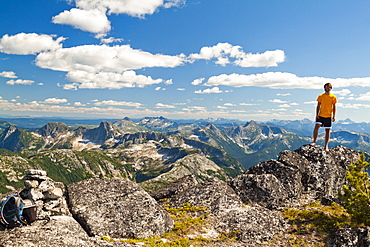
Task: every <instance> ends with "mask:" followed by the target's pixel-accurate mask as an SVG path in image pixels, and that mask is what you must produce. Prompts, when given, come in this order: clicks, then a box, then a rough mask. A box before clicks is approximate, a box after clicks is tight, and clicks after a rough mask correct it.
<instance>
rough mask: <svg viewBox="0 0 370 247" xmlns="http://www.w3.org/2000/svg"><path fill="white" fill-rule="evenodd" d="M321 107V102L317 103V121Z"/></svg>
mask: <svg viewBox="0 0 370 247" xmlns="http://www.w3.org/2000/svg"><path fill="white" fill-rule="evenodd" d="M320 107H321V103H320V102H317V106H316V120H317V119H318V118H319V113H320Z"/></svg>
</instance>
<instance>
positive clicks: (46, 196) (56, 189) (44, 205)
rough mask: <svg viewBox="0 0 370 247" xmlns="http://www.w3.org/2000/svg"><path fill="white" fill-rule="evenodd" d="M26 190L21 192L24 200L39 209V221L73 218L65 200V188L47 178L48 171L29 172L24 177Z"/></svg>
mask: <svg viewBox="0 0 370 247" xmlns="http://www.w3.org/2000/svg"><path fill="white" fill-rule="evenodd" d="M24 186H25V188H24V189H23V190H22V191H21V192H20V196H21V197H22V198H23V199H29V200H31V201H33V202H34V203H35V205H36V207H37V219H49V218H50V217H51V216H61V215H64V216H71V213H70V211H69V209H68V205H67V202H66V199H65V196H64V195H65V186H64V184H63V183H61V182H55V181H53V180H52V179H51V178H49V177H47V173H46V171H42V170H28V171H27V173H26V176H25V177H24Z"/></svg>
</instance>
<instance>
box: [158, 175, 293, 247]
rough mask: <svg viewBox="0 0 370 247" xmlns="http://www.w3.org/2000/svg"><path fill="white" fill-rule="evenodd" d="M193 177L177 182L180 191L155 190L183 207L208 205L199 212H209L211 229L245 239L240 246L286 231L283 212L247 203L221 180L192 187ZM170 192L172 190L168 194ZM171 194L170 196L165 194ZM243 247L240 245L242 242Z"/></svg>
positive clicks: (166, 200)
mask: <svg viewBox="0 0 370 247" xmlns="http://www.w3.org/2000/svg"><path fill="white" fill-rule="evenodd" d="M191 181H192V179H191V177H188V178H187V179H183V180H181V181H178V182H177V183H176V188H179V192H176V191H175V192H174V191H172V190H171V189H170V187H172V186H171V185H170V186H168V189H166V188H163V189H162V190H160V191H158V192H154V193H152V194H153V196H155V198H157V199H160V200H159V202H160V203H161V204H166V205H169V206H170V207H174V208H179V207H181V206H183V205H184V204H185V203H190V205H192V206H196V207H198V208H204V209H205V210H204V211H203V210H200V211H195V212H193V213H194V214H195V215H199V214H204V213H208V214H209V216H208V229H206V231H207V230H208V231H216V232H217V233H218V234H221V233H224V234H233V233H235V235H236V237H237V239H238V240H239V241H241V242H242V245H240V246H251V247H252V246H257V243H267V242H268V241H270V240H272V239H273V237H274V236H276V235H277V234H279V233H282V232H284V231H285V230H286V227H287V223H286V221H285V220H284V218H283V216H282V214H281V213H280V212H277V211H271V210H269V209H267V208H264V207H261V206H259V205H248V206H245V205H244V203H243V202H242V201H241V199H240V198H239V196H237V194H236V193H235V191H234V190H233V189H232V188H231V187H229V186H228V185H227V184H226V183H225V182H223V181H220V180H214V181H209V182H206V183H200V184H196V185H193V186H191ZM165 192H169V193H165ZM165 195H167V197H166V196H165ZM238 246H239V245H238Z"/></svg>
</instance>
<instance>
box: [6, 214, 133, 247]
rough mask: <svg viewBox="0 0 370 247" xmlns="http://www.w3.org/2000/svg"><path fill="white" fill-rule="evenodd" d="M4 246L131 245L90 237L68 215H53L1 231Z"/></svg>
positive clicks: (77, 246)
mask: <svg viewBox="0 0 370 247" xmlns="http://www.w3.org/2000/svg"><path fill="white" fill-rule="evenodd" d="M0 246H2V247H32V246H34V247H41V246H53V247H66V246H67V247H74V246H76V247H81V246H84V247H85V246H86V247H90V246H91V247H94V246H131V245H129V244H126V243H123V242H118V243H110V242H107V241H103V240H99V239H97V238H93V237H89V236H88V235H87V234H86V232H85V231H84V229H83V228H82V227H81V226H80V225H79V224H78V223H77V222H76V221H75V220H74V219H73V218H72V217H68V216H53V217H51V218H50V220H38V221H36V222H34V223H33V224H32V225H29V226H23V227H17V228H13V229H10V230H6V231H0Z"/></svg>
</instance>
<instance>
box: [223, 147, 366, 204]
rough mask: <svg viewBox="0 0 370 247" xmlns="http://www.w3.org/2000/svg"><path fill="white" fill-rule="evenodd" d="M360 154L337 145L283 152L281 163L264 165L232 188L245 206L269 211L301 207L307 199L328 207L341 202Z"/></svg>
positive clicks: (249, 170) (236, 179)
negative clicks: (256, 205) (255, 205)
mask: <svg viewBox="0 0 370 247" xmlns="http://www.w3.org/2000/svg"><path fill="white" fill-rule="evenodd" d="M358 158H359V154H358V152H356V151H354V150H351V149H348V148H345V147H343V146H337V147H335V148H332V149H330V151H325V150H324V148H323V147H321V146H312V145H306V146H302V147H301V148H299V149H297V150H295V151H294V152H292V151H283V152H281V153H280V155H279V158H278V160H277V161H276V160H270V161H264V162H260V163H258V164H257V165H255V166H253V167H251V168H249V169H248V170H246V171H245V173H244V174H242V175H239V176H237V177H236V178H234V179H233V180H232V181H231V182H230V185H231V187H232V188H233V189H234V190H235V191H236V193H237V194H238V195H239V196H240V197H241V199H242V200H243V202H244V203H254V202H255V203H259V204H260V205H262V206H265V207H268V208H279V207H289V206H292V205H299V204H300V202H303V201H305V202H307V200H311V201H312V200H319V201H321V202H322V203H324V204H330V203H331V202H337V201H338V198H337V195H338V192H339V191H341V189H342V186H343V185H344V184H345V182H346V180H345V172H346V170H347V168H348V166H349V165H350V164H351V163H353V162H355V161H356V160H358Z"/></svg>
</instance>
